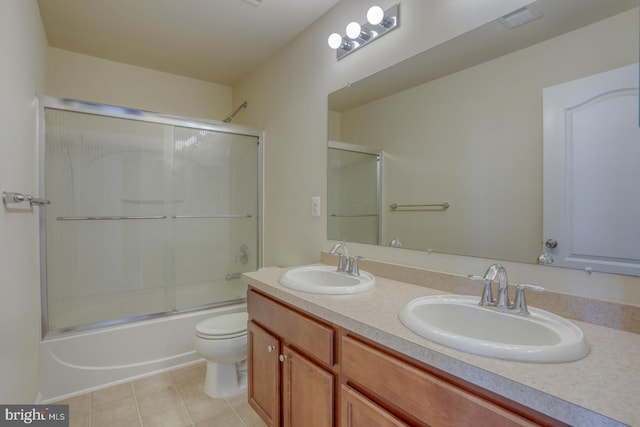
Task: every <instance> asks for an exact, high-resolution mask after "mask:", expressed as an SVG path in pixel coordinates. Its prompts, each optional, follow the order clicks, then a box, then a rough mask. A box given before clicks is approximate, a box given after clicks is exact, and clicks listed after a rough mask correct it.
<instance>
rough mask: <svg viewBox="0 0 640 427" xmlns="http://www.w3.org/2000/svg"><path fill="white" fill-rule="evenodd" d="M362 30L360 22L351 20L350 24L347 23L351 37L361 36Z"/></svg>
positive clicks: (348, 34) (348, 33)
mask: <svg viewBox="0 0 640 427" xmlns="http://www.w3.org/2000/svg"><path fill="white" fill-rule="evenodd" d="M361 30H362V28H361V27H360V24H358V23H357V22H351V23H350V24H349V25H347V36H348V37H349V38H350V39H353V40H355V39H357V38H358V37H359V36H360V31H361Z"/></svg>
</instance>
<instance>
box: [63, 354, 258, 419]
mask: <svg viewBox="0 0 640 427" xmlns="http://www.w3.org/2000/svg"><path fill="white" fill-rule="evenodd" d="M205 369H206V364H205V363H204V362H203V363H198V364H196V365H191V366H187V367H184V368H180V369H176V370H174V371H170V372H166V373H162V374H158V375H154V376H151V377H147V378H142V379H139V380H135V381H130V382H127V383H124V384H119V385H116V386H112V387H108V388H105V389H102V390H97V391H94V392H91V393H87V394H83V395H80V396H76V397H73V398H70V399H66V400H63V401H59V402H55V403H61V404H68V405H69V418H70V426H71V427H76V426H77V427H114V426H117V427H189V426H191V427H226V426H229V427H259V426H265V424H264V423H263V422H262V420H261V419H260V417H258V415H257V414H256V413H255V412H254V411H253V409H251V407H250V406H249V404H248V403H247V395H246V393H243V394H241V395H238V396H233V397H229V398H223V399H212V398H210V397H208V396H207V395H206V394H204V391H203V384H204V375H205Z"/></svg>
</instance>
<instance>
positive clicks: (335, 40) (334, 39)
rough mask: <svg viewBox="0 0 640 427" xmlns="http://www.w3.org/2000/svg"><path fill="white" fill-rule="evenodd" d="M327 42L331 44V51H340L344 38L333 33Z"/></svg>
mask: <svg viewBox="0 0 640 427" xmlns="http://www.w3.org/2000/svg"><path fill="white" fill-rule="evenodd" d="M327 42H328V43H329V47H330V48H331V49H338V48H339V47H340V46H342V36H341V35H340V34H338V33H333V34H331V35H330V36H329V39H328V40H327Z"/></svg>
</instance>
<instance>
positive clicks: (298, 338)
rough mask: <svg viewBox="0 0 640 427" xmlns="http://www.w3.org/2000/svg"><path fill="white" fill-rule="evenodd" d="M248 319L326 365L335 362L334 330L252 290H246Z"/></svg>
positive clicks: (331, 364)
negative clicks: (249, 317)
mask: <svg viewBox="0 0 640 427" xmlns="http://www.w3.org/2000/svg"><path fill="white" fill-rule="evenodd" d="M247 305H248V311H249V315H250V316H251V319H252V320H253V321H255V322H256V323H259V324H260V325H262V326H263V327H265V328H267V329H269V330H271V331H274V332H275V333H276V334H277V335H278V336H279V337H280V338H282V339H284V340H285V341H287V342H288V343H290V344H291V345H292V346H294V347H296V348H298V349H299V350H302V351H304V352H305V353H307V355H308V356H311V357H313V358H314V359H316V360H317V361H319V362H322V363H324V364H326V365H327V366H333V365H334V363H335V360H334V354H335V334H336V332H335V330H334V329H333V328H332V327H330V326H327V325H325V324H323V323H320V322H318V321H316V320H313V319H311V318H310V317H307V316H304V315H302V314H300V313H298V312H296V311H293V310H291V309H289V308H287V307H285V306H284V305H282V304H280V303H277V302H275V301H273V300H271V299H269V298H266V297H264V296H262V295H261V294H259V293H257V292H255V291H254V290H249V292H247Z"/></svg>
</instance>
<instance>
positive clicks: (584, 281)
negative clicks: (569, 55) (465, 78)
mask: <svg viewBox="0 0 640 427" xmlns="http://www.w3.org/2000/svg"><path fill="white" fill-rule="evenodd" d="M516 3H517V4H516ZM526 3H528V2H526V1H520V2H514V1H499V0H491V1H483V2H477V1H471V0H448V1H433V2H431V1H430V2H425V1H423V0H404V1H403V2H402V3H401V20H402V22H401V25H400V28H398V29H397V30H395V31H393V32H391V33H389V34H388V35H385V37H383V38H381V39H380V40H378V41H376V42H375V43H372V44H371V45H369V46H367V47H366V48H364V49H362V50H361V51H358V52H355V53H354V54H352V55H349V56H348V57H346V58H345V59H343V60H341V61H339V62H338V61H336V59H335V52H333V51H331V50H330V49H329V48H328V47H327V45H326V38H327V36H328V34H330V33H331V32H334V31H339V32H341V31H342V30H343V29H344V26H345V25H346V23H347V22H349V21H350V20H360V21H362V20H364V14H365V13H366V10H367V8H368V7H369V6H370V2H368V1H364V0H344V1H342V2H340V3H339V4H338V5H337V6H336V7H335V8H333V9H332V10H331V11H329V12H328V13H327V14H326V15H325V16H323V17H322V18H321V19H319V20H318V21H316V22H315V23H314V24H313V25H312V26H310V27H309V28H308V29H307V30H305V32H303V33H302V34H301V35H300V36H299V37H298V38H297V39H296V40H294V41H293V42H292V43H290V44H289V45H288V46H287V47H286V48H284V49H283V50H282V51H280V52H279V54H278V55H276V56H274V57H273V58H271V59H270V60H269V61H268V62H267V63H266V64H264V65H263V66H262V67H259V68H258V69H256V71H255V72H254V73H253V74H252V75H251V76H249V77H248V78H247V79H245V80H244V81H243V82H241V84H238V85H237V86H234V88H233V89H234V92H233V96H234V103H238V102H240V101H241V100H245V99H246V100H248V101H249V104H250V105H251V108H250V109H248V110H247V111H246V112H245V114H244V115H243V117H242V119H243V122H244V123H246V124H249V125H252V126H255V127H260V128H264V129H265V132H266V146H265V171H264V173H265V218H264V221H265V233H264V240H265V241H264V245H265V262H264V264H265V265H296V264H303V263H310V262H317V261H318V259H319V251H321V250H327V249H328V248H329V247H330V245H331V243H332V242H330V241H328V240H327V239H326V210H324V209H325V206H326V194H327V193H326V188H327V184H326V182H327V176H326V141H327V95H328V94H329V93H330V92H332V91H334V90H336V89H338V88H340V87H343V86H345V85H346V84H347V83H348V82H350V81H356V80H359V79H361V78H363V77H366V76H368V75H369V74H372V73H375V72H377V71H379V70H381V69H383V68H385V67H387V66H389V65H392V64H394V63H396V62H399V61H400V60H403V59H406V58H408V57H410V56H412V55H414V54H416V53H418V52H420V51H423V50H424V49H427V48H429V47H432V46H434V45H437V44H439V43H440V42H442V41H444V40H447V39H449V38H452V37H453V36H455V35H458V34H461V33H463V32H465V31H466V30H469V29H471V28H474V27H476V26H479V25H481V24H483V23H486V22H488V21H490V20H492V19H494V18H497V17H499V16H501V15H504V14H506V13H508V12H510V11H512V10H514V9H517V8H518V7H521V6H523V5H524V4H526ZM380 4H381V6H383V7H388V6H390V5H391V4H393V2H392V1H385V2H380ZM314 195H321V196H322V201H323V216H322V217H320V218H315V217H311V216H310V214H309V205H310V197H311V196H314ZM351 246H352V252H354V253H356V254H358V255H363V256H367V257H371V258H376V259H380V260H387V261H392V262H398V263H402V264H408V265H416V266H422V267H426V268H432V269H436V270H439V271H450V272H454V273H460V274H482V273H484V270H485V269H486V268H487V266H488V265H489V263H490V262H491V261H492V260H488V259H481V258H468V257H460V256H449V255H441V254H435V253H434V254H432V255H429V254H428V253H426V252H417V251H410V250H401V249H391V248H385V247H376V246H371V245H357V244H352V245H351ZM505 265H506V266H507V267H508V269H509V272H510V278H511V280H512V281H518V282H531V283H538V284H542V285H545V286H547V287H548V288H550V289H555V290H558V291H563V292H568V293H574V294H580V295H586V296H592V297H596V298H602V299H607V300H614V301H633V302H635V303H640V278H637V277H628V276H617V275H607V274H598V273H593V274H591V275H588V274H586V273H585V272H581V271H578V270H568V269H560V268H549V267H541V266H537V265H530V264H522V263H505Z"/></svg>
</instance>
